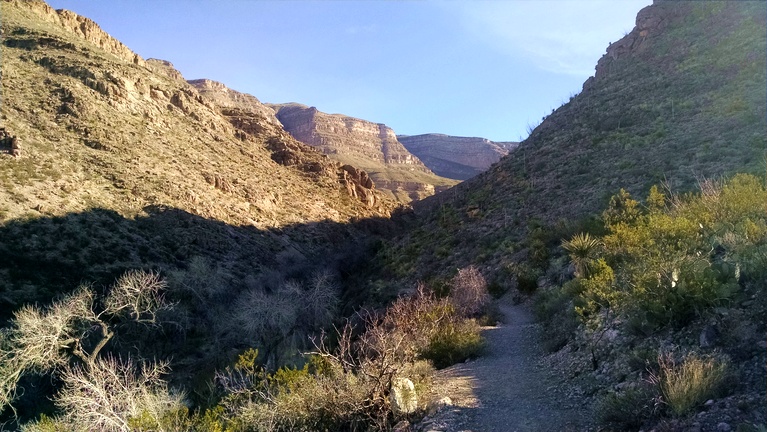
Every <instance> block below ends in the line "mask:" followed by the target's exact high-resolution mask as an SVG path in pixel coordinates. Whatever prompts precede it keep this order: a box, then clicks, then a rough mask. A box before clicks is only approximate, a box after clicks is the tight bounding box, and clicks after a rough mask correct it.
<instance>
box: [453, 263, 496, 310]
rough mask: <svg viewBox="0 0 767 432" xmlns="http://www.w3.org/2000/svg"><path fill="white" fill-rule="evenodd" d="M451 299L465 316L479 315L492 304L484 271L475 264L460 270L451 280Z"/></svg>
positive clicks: (456, 308)
mask: <svg viewBox="0 0 767 432" xmlns="http://www.w3.org/2000/svg"><path fill="white" fill-rule="evenodd" d="M451 286H452V289H451V290H450V301H451V303H452V304H453V307H455V311H456V312H457V313H458V314H459V315H460V316H463V317H475V318H476V317H479V316H480V315H482V314H483V313H485V312H486V309H487V307H488V305H489V304H490V294H489V293H488V292H487V283H486V282H485V278H484V277H483V276H482V273H480V272H479V270H478V269H477V268H476V267H474V266H469V267H466V268H462V269H460V270H458V274H456V275H455V277H453V279H452V281H451Z"/></svg>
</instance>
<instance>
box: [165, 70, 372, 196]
mask: <svg viewBox="0 0 767 432" xmlns="http://www.w3.org/2000/svg"><path fill="white" fill-rule="evenodd" d="M188 83H189V85H191V86H192V87H193V88H194V89H195V90H196V94H197V97H200V98H202V99H203V100H205V101H207V102H209V103H210V104H212V106H214V107H215V108H216V109H217V110H218V111H219V112H220V113H221V115H223V116H224V117H225V118H226V119H227V120H228V121H229V123H230V124H231V125H232V126H233V127H234V129H235V136H237V138H239V139H240V140H241V141H243V142H253V141H260V140H263V141H265V144H266V148H267V149H268V150H269V151H270V152H271V158H272V160H273V161H275V162H277V163H278V164H280V165H283V166H289V167H293V168H296V169H297V170H299V171H301V172H303V173H305V174H308V175H309V176H311V177H320V178H322V177H324V178H332V179H336V178H337V179H338V182H339V183H340V184H341V185H342V187H343V189H344V190H345V191H346V193H347V194H348V195H349V196H351V197H353V198H355V199H358V200H360V201H361V202H363V203H364V204H365V205H367V206H368V207H371V208H372V207H374V206H375V205H376V204H378V203H379V201H380V199H379V197H378V196H377V193H376V191H375V185H374V184H373V181H372V180H371V179H370V177H369V176H368V175H367V173H366V172H365V171H363V170H361V169H358V168H355V167H353V166H351V165H343V164H341V163H339V162H337V161H334V160H331V159H330V158H328V157H327V156H326V155H324V154H322V153H321V152H320V151H318V150H317V149H315V148H312V147H311V146H307V145H306V144H304V143H302V142H299V141H298V140H296V139H295V138H293V137H292V136H290V135H289V134H288V133H286V132H285V131H284V130H283V128H282V125H280V122H279V121H278V120H277V118H276V117H275V116H274V111H273V110H272V109H271V108H268V107H267V106H265V105H264V104H262V103H261V102H260V101H259V100H258V99H257V98H256V97H255V96H252V95H249V94H247V93H240V92H238V91H235V90H232V89H230V88H228V87H227V86H226V85H224V84H222V83H220V82H217V81H212V80H208V79H197V80H190V81H188ZM177 95H181V97H182V98H183V95H184V93H177V94H176V95H174V97H175V96H177ZM182 100H183V99H182ZM171 103H173V100H172V101H171ZM181 105H183V104H181Z"/></svg>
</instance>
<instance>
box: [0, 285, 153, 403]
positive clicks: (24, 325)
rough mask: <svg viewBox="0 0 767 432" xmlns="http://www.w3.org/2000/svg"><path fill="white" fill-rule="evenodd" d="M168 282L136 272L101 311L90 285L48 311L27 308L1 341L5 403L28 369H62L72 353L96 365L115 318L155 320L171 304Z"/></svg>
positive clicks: (0, 391)
mask: <svg viewBox="0 0 767 432" xmlns="http://www.w3.org/2000/svg"><path fill="white" fill-rule="evenodd" d="M163 287H164V283H163V282H162V280H161V279H160V278H159V277H158V276H157V275H156V274H153V273H144V272H130V273H128V274H126V275H125V276H123V277H122V278H120V279H119V280H118V282H117V283H116V284H115V286H114V287H113V288H112V290H111V291H110V293H109V294H108V295H107V297H106V299H105V300H104V305H105V306H104V308H103V310H101V311H98V312H97V310H96V308H95V304H96V302H95V294H94V292H93V290H92V289H91V288H90V287H87V286H83V287H80V288H79V289H78V290H77V291H75V292H74V293H73V294H71V295H69V296H67V297H65V298H64V299H62V300H60V301H58V302H55V303H54V304H53V305H51V306H50V307H49V308H48V309H47V310H42V309H40V308H38V307H36V306H24V307H22V308H21V309H20V310H19V311H17V312H16V313H15V314H14V318H13V321H12V326H11V328H10V329H8V330H5V331H4V332H3V339H2V341H0V342H2V345H3V350H2V353H0V371H3V372H4V373H2V374H0V408H4V407H6V406H7V405H9V404H11V403H12V402H13V399H14V397H15V392H16V385H17V383H18V380H19V379H20V378H21V376H22V375H24V374H25V373H28V372H36V373H46V372H48V371H52V370H54V371H55V370H60V369H62V368H65V367H66V366H67V365H68V364H69V362H70V360H71V359H72V357H71V356H72V355H73V356H74V357H76V358H78V359H79V360H81V361H82V363H83V365H84V367H85V368H87V369H93V368H95V367H96V366H97V365H96V363H97V360H98V358H99V354H100V352H101V350H102V349H103V348H104V346H106V344H107V343H108V342H109V340H110V339H111V338H112V337H113V336H114V332H113V329H112V327H111V323H112V322H113V320H114V319H115V318H119V317H123V316H124V315H127V318H130V319H132V320H135V321H139V322H146V321H154V318H155V314H156V312H157V310H158V309H160V308H163V307H165V303H164V301H163V298H162V294H161V289H162V288H163Z"/></svg>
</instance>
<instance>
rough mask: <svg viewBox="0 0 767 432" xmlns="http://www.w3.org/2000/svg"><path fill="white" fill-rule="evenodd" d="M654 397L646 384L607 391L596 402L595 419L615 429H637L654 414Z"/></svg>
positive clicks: (650, 388)
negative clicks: (612, 391) (613, 391)
mask: <svg viewBox="0 0 767 432" xmlns="http://www.w3.org/2000/svg"><path fill="white" fill-rule="evenodd" d="M656 397H657V395H656V393H655V392H654V390H653V388H652V387H651V386H647V385H638V386H636V387H633V388H629V389H626V390H624V391H622V392H617V393H609V394H608V395H607V396H605V397H604V398H602V399H601V400H600V401H599V402H598V403H597V406H596V417H597V420H598V421H599V422H600V423H601V424H603V425H605V426H610V427H612V428H615V429H617V430H639V429H641V427H642V425H643V424H644V423H645V422H647V421H648V420H649V419H651V418H652V416H653V415H654V414H655V399H656Z"/></svg>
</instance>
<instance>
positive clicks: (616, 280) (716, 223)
mask: <svg viewBox="0 0 767 432" xmlns="http://www.w3.org/2000/svg"><path fill="white" fill-rule="evenodd" d="M603 218H604V220H605V224H606V227H607V228H608V231H609V232H608V234H606V235H604V236H602V237H601V238H599V239H595V238H592V237H590V236H586V235H582V236H575V237H573V238H572V239H571V240H570V241H566V242H563V247H564V248H565V249H566V250H567V251H568V252H569V253H570V256H571V259H572V261H573V264H574V265H575V267H576V269H577V272H576V276H577V280H578V281H579V284H580V288H581V292H580V293H579V295H578V298H576V300H575V302H574V304H575V306H576V310H577V311H578V312H579V314H580V315H581V316H582V317H583V318H584V319H589V318H590V317H591V316H594V313H595V312H597V311H599V310H601V309H603V308H609V309H610V310H611V311H614V312H616V313H617V315H619V316H620V317H621V319H622V320H623V322H624V323H626V326H627V327H628V328H629V330H630V331H631V332H633V333H636V334H642V333H647V332H652V331H655V330H657V329H658V328H661V327H666V326H670V325H671V326H683V325H686V324H687V323H689V322H690V321H691V320H693V319H695V318H697V317H700V316H702V315H703V314H705V312H706V311H707V310H710V309H712V308H714V307H717V306H721V305H725V304H727V303H728V302H729V301H730V300H731V299H733V298H735V297H736V295H737V294H738V292H739V291H740V289H741V286H740V284H739V282H741V281H742V280H743V279H744V278H749V277H754V276H757V277H759V276H763V275H764V274H765V273H766V272H767V259H765V256H766V255H765V254H764V251H765V250H767V192H765V189H764V186H763V185H762V182H761V181H760V180H759V179H757V178H756V177H754V176H749V175H737V176H735V177H733V178H732V179H731V180H730V181H728V182H723V183H715V182H702V183H701V191H700V192H699V193H697V194H688V195H684V196H672V197H671V198H668V199H667V198H666V196H665V195H663V194H661V193H660V192H658V189H657V188H653V189H651V191H650V195H649V197H648V199H647V203H646V205H640V204H639V203H638V202H637V201H634V200H633V199H631V196H630V195H629V194H628V193H627V192H626V191H624V190H621V192H620V193H619V194H618V195H616V196H614V197H613V198H612V199H611V201H610V207H609V208H608V209H607V210H605V212H604V214H603Z"/></svg>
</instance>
